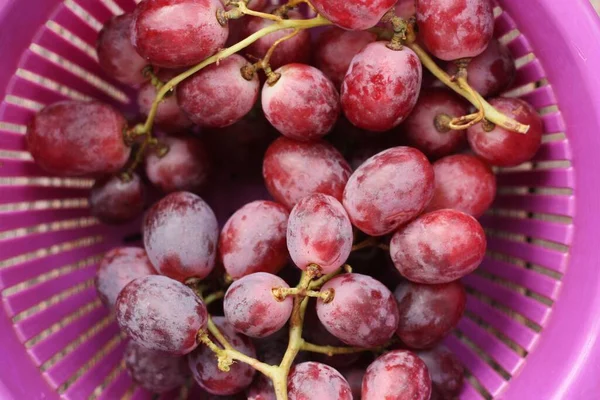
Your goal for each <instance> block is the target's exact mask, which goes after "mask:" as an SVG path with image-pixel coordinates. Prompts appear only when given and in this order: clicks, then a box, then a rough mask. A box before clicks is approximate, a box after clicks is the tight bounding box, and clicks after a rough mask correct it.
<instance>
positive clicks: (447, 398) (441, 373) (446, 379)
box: [417, 345, 465, 400]
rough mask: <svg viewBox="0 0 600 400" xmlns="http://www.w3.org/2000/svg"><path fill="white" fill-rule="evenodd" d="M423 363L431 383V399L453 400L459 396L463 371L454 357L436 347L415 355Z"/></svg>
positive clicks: (448, 351) (450, 353) (445, 349)
mask: <svg viewBox="0 0 600 400" xmlns="http://www.w3.org/2000/svg"><path fill="white" fill-rule="evenodd" d="M417 355H418V356H419V358H421V360H423V362H425V365H427V369H428V370H429V375H430V376H431V383H432V384H433V396H431V398H432V399H436V400H454V399H456V397H457V396H458V395H459V394H460V391H461V389H462V386H463V380H464V375H465V370H464V368H463V366H462V364H461V363H460V361H458V359H457V358H456V356H455V355H454V354H453V353H452V352H451V351H450V350H448V349H447V348H445V347H444V346H441V345H440V346H436V347H434V348H433V349H431V350H427V351H420V352H418V353H417Z"/></svg>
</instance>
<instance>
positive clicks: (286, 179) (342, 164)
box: [263, 137, 352, 209]
mask: <svg viewBox="0 0 600 400" xmlns="http://www.w3.org/2000/svg"><path fill="white" fill-rule="evenodd" d="M351 173H352V171H351V170H350V166H349V165H348V163H347V162H346V160H344V157H343V156H342V155H341V154H340V153H339V152H338V151H337V150H336V149H335V148H334V147H333V146H331V145H330V144H328V143H326V142H322V141H315V142H308V143H306V142H299V141H296V140H292V139H288V138H286V137H280V138H279V139H277V140H275V141H274V142H273V143H272V144H271V146H269V148H268V149H267V152H266V154H265V158H264V162H263V176H264V178H265V184H266V186H267V189H268V190H269V193H271V195H272V196H273V197H274V198H275V199H276V200H277V201H278V202H280V203H281V204H283V205H284V206H286V207H288V208H290V209H291V208H292V207H294V205H296V203H297V202H298V201H299V200H300V199H301V198H303V197H305V196H308V195H310V194H313V193H323V194H327V195H329V196H333V197H335V198H336V199H338V200H341V198H342V195H343V192H344V187H345V186H346V182H348V178H349V177H350V174H351Z"/></svg>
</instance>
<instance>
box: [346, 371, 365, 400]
mask: <svg viewBox="0 0 600 400" xmlns="http://www.w3.org/2000/svg"><path fill="white" fill-rule="evenodd" d="M340 372H341V374H342V375H343V376H344V378H346V381H348V384H349V385H350V389H351V390H352V398H353V399H354V400H360V396H361V392H362V381H363V378H364V376H365V374H366V373H367V371H366V370H365V369H364V368H360V367H354V368H350V369H345V370H341V371H340Z"/></svg>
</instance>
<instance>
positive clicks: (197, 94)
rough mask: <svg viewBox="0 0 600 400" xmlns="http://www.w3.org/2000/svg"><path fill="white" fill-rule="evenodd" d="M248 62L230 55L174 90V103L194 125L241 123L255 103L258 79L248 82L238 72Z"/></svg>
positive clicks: (218, 125)
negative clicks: (175, 92)
mask: <svg viewBox="0 0 600 400" xmlns="http://www.w3.org/2000/svg"><path fill="white" fill-rule="evenodd" d="M246 65H248V61H246V59H245V58H244V57H242V56H240V55H238V54H233V55H231V56H229V57H227V58H225V59H224V60H221V61H220V62H219V63H217V64H212V65H210V66H208V67H207V68H205V69H203V70H201V71H200V72H199V73H197V74H195V75H194V76H192V77H191V78H189V79H187V80H185V81H183V82H182V83H181V84H180V85H179V86H178V87H177V102H178V103H179V106H180V107H181V109H182V110H183V111H184V112H185V113H186V114H187V115H188V116H189V117H190V119H191V120H192V121H194V122H195V123H196V124H198V125H200V126H204V127H210V128H223V127H226V126H229V125H232V124H234V123H236V122H237V121H239V120H240V119H242V118H243V117H244V115H246V114H248V112H249V111H250V110H251V109H252V107H253V106H254V104H255V103H256V100H257V99H258V89H259V86H260V84H259V81H258V76H256V75H255V76H254V77H253V78H252V79H250V80H248V79H245V78H244V77H243V76H242V73H241V69H242V68H243V67H244V66H246Z"/></svg>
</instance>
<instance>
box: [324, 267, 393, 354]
mask: <svg viewBox="0 0 600 400" xmlns="http://www.w3.org/2000/svg"><path fill="white" fill-rule="evenodd" d="M329 289H333V290H334V294H335V296H334V298H333V300H332V301H330V302H329V303H325V302H324V301H323V300H321V299H319V300H317V315H318V316H319V320H320V321H321V323H322V324H323V325H324V326H325V328H327V330H328V331H329V332H330V333H331V334H332V335H334V336H335V337H337V338H339V339H340V340H342V341H343V342H344V343H346V344H349V345H351V346H358V347H376V346H383V345H384V344H386V342H387V341H388V340H390V338H391V337H392V336H393V335H394V333H395V332H396V329H397V328H398V305H397V304H396V299H395V298H394V295H393V294H392V292H390V290H389V289H388V288H386V287H385V286H384V285H383V284H382V283H381V282H379V281H376V280H375V279H373V278H371V277H370V276H367V275H361V274H344V275H340V276H337V277H335V278H333V279H332V280H330V281H329V282H327V283H326V284H325V285H324V286H323V288H322V289H321V291H326V290H329Z"/></svg>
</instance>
